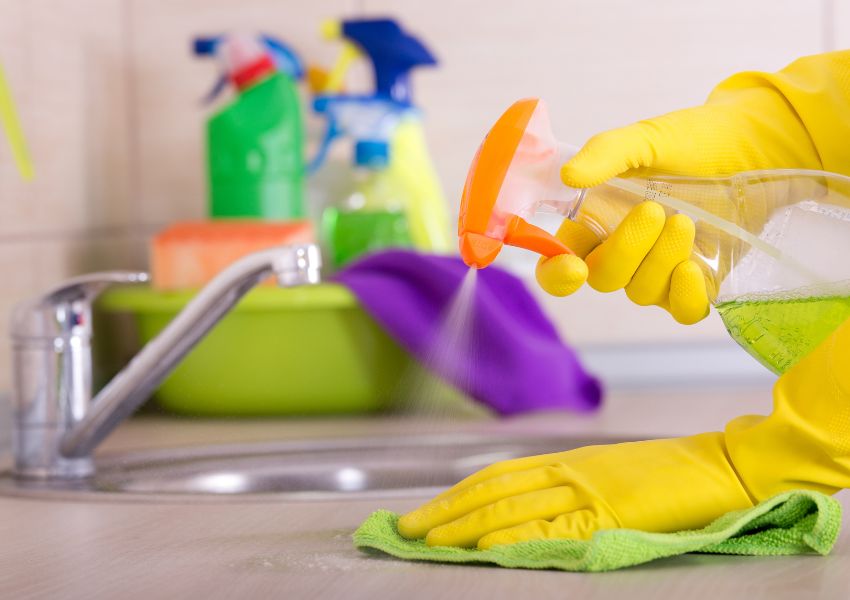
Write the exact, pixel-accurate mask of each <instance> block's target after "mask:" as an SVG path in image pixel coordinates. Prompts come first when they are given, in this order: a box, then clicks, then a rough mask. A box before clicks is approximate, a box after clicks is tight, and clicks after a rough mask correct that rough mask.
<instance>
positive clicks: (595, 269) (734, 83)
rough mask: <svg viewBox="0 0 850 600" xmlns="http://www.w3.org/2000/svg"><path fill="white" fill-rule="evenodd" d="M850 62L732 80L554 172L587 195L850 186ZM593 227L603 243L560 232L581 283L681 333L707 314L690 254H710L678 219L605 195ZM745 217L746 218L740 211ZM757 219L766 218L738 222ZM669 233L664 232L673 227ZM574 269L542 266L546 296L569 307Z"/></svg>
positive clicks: (822, 59)
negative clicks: (768, 176)
mask: <svg viewBox="0 0 850 600" xmlns="http://www.w3.org/2000/svg"><path fill="white" fill-rule="evenodd" d="M848 136H850V51H841V52H832V53H829V54H822V55H818V56H811V57H806V58H802V59H800V60H798V61H796V62H794V63H792V64H791V65H789V66H788V67H786V68H785V69H783V70H782V71H780V72H778V73H774V74H768V73H756V72H747V73H739V74H737V75H734V76H732V77H731V78H729V79H727V80H726V81H724V82H723V83H721V84H720V85H719V86H717V88H716V89H715V90H714V91H713V92H712V93H711V95H710V96H709V98H708V100H707V102H706V103H705V104H704V105H703V106H699V107H695V108H689V109H685V110H681V111H677V112H673V113H670V114H667V115H663V116H661V117H656V118H654V119H648V120H645V121H640V122H638V123H634V124H632V125H629V126H627V127H623V128H621V129H615V130H613V131H608V132H605V133H602V134H599V135H597V136H595V137H593V138H591V139H590V140H589V141H588V142H587V144H585V146H584V147H583V148H582V149H581V150H580V151H579V152H578V154H576V156H575V157H574V158H573V159H572V160H570V161H569V162H568V163H566V164H565V165H564V166H563V168H562V170H561V178H562V180H563V181H564V183H565V184H567V185H569V186H571V187H576V188H593V187H594V186H598V185H599V184H602V183H603V182H605V181H607V180H609V179H611V178H613V177H617V176H620V177H633V176H647V175H650V174H652V173H663V174H668V175H687V176H705V177H708V176H722V175H729V174H733V173H737V172H741V171H750V170H756V169H773V168H801V169H825V170H828V171H834V172H837V173H844V174H850V153H848V151H847V149H846V148H847V145H846V140H847V139H848ZM597 193H600V194H604V195H607V196H608V197H607V198H606V200H607V201H605V202H601V203H596V205H595V207H594V208H593V209H592V210H594V211H602V212H605V213H609V214H604V215H599V214H594V215H591V217H592V218H593V220H594V221H597V222H600V223H612V224H617V223H621V224H620V225H619V226H616V228H615V227H614V225H612V227H611V229H610V230H606V231H605V234H606V235H605V236H603V238H604V241H603V239H600V238H599V237H597V236H596V235H595V234H593V233H592V232H590V231H589V230H588V229H587V228H586V227H584V226H582V225H580V224H579V223H575V222H573V221H569V220H567V221H565V222H564V224H563V225H562V227H561V228H560V230H559V231H558V233H557V235H558V237H559V238H560V239H561V240H563V241H564V242H565V243H566V244H567V245H568V246H570V247H571V248H573V249H574V250H575V251H576V254H577V255H578V256H579V257H581V258H584V259H585V262H586V263H587V271H588V273H589V274H588V277H587V281H588V283H589V284H590V285H591V287H593V288H594V289H597V290H599V291H603V292H609V291H614V290H617V289H621V288H625V290H626V293H627V294H628V296H629V298H630V299H632V300H633V301H634V302H635V303H637V304H641V305H658V306H661V307H663V308H665V309H666V310H668V311H669V312H670V313H671V314H672V315H673V317H674V318H675V319H676V320H678V321H680V322H682V323H694V322H696V321H698V320H700V319H702V318H703V317H705V316H706V315H707V314H708V304H709V297H710V296H712V294H713V292H714V290H710V289H707V288H706V283H705V281H704V278H703V276H702V273H703V271H702V269H701V268H700V266H699V264H698V263H697V262H696V261H694V260H692V259H691V258H690V255H691V252H690V250H691V248H692V247H693V245H694V243H696V245H697V246H698V247H703V249H704V246H708V245H711V244H712V243H714V244H717V240H716V239H714V240H712V239H711V237H713V234H710V235H706V236H703V237H702V239H701V236H700V232H699V231H696V232H694V228H693V225H692V224H691V225H689V224H687V223H686V222H685V218H684V217H679V216H676V217H672V218H670V219H667V218H666V217H665V215H664V213H663V210H662V209H661V207H660V206H659V205H656V204H655V203H651V202H650V203H644V204H643V205H638V206H637V207H633V205H632V204H630V203H628V202H625V201H624V200H623V199H622V198H619V197H618V196H617V193H616V192H615V191H613V190H611V189H610V188H609V191H607V192H606V190H605V189H604V188H602V189H599V190H598V191H597ZM743 208H744V210H746V207H743ZM746 216H747V217H748V218H752V219H757V218H763V216H762V215H746ZM671 221H672V222H671ZM580 270H581V268H578V269H577V267H576V261H574V260H572V261H568V260H564V259H563V258H561V257H555V258H554V259H549V260H546V259H542V260H541V261H540V262H539V263H538V267H537V279H538V282H539V283H540V285H541V287H543V289H544V290H546V291H548V292H550V293H553V294H555V295H566V294H567V293H571V292H573V291H575V290H576V289H578V287H579V285H580V282H581V280H582V273H581V272H579V271H580Z"/></svg>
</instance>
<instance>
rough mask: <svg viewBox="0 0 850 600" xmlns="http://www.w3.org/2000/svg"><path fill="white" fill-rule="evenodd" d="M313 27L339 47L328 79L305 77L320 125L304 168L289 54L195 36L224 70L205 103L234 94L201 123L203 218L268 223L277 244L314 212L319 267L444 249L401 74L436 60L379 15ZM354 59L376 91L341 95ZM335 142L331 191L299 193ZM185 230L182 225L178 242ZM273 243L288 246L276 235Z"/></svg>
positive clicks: (244, 38)
mask: <svg viewBox="0 0 850 600" xmlns="http://www.w3.org/2000/svg"><path fill="white" fill-rule="evenodd" d="M323 30H324V33H325V36H326V37H328V38H340V39H342V40H343V41H344V48H343V51H342V53H341V57H340V59H339V61H338V62H337V65H336V66H335V67H334V68H333V69H332V70H331V71H330V72H329V73H325V72H323V71H321V70H320V69H316V68H313V69H311V70H310V71H309V77H308V79H309V80H310V84H311V87H312V88H313V92H314V93H315V94H316V96H315V99H314V104H313V107H314V110H315V112H316V113H317V114H318V115H319V116H321V117H322V118H324V119H326V121H327V130H326V134H325V136H324V139H323V140H322V141H321V143H320V144H319V148H318V150H317V151H316V156H315V158H314V159H313V160H312V161H311V166H310V167H309V168H308V167H307V166H306V164H305V160H304V145H305V126H304V115H303V114H302V110H301V105H300V98H299V90H298V87H297V82H298V80H299V79H302V78H303V77H304V75H305V69H304V68H303V66H302V63H301V61H300V60H299V58H298V56H297V55H296V54H295V53H294V52H293V51H292V50H291V49H289V48H288V47H287V46H286V45H285V44H284V43H282V42H281V41H280V40H277V39H276V38H273V37H271V36H268V35H239V34H232V35H220V36H215V37H201V38H197V39H196V40H195V43H194V52H195V54H196V55H198V56H213V57H215V58H217V59H218V63H219V65H220V69H221V72H222V74H221V75H220V77H219V78H218V80H217V82H216V84H215V85H214V87H213V89H212V90H211V92H210V93H209V94H208V95H207V101H208V102H211V101H213V100H214V99H215V98H216V97H217V96H218V95H219V94H220V93H221V92H222V91H223V90H224V89H225V88H226V87H227V85H228V83H229V84H231V85H233V87H234V88H235V90H236V92H237V95H236V97H235V98H234V99H233V100H231V101H230V102H229V103H227V104H226V105H225V106H223V107H222V108H220V109H219V110H217V111H216V112H215V113H214V114H213V115H212V116H211V117H210V118H209V121H208V124H207V162H208V176H209V214H210V216H211V217H212V218H214V219H243V220H244V219H255V220H262V221H265V222H271V223H267V230H266V231H265V233H267V234H268V235H269V236H271V237H270V238H268V239H272V238H274V239H277V237H276V235H277V232H278V226H279V222H280V221H286V222H289V224H290V225H292V222H293V221H297V222H298V223H299V225H301V226H304V227H308V228H310V229H311V230H312V225H311V224H310V223H309V221H308V219H307V218H308V217H309V216H313V217H316V220H319V221H320V222H321V223H322V227H321V234H322V242H323V243H324V245H325V247H326V250H327V255H328V258H329V259H330V260H328V261H327V262H329V263H331V264H332V265H333V266H337V267H338V266H341V265H342V264H344V263H346V262H348V261H350V260H351V259H353V258H355V257H357V256H360V255H362V254H364V253H366V252H368V251H371V250H376V249H380V248H386V247H393V246H402V247H416V248H420V249H423V250H429V251H441V250H443V251H444V250H447V249H448V248H449V246H450V241H449V239H450V238H449V227H448V219H447V211H446V206H445V201H444V198H443V196H442V192H441V190H440V186H439V184H438V181H437V178H436V175H435V173H434V169H433V167H432V165H431V162H430V159H429V156H428V152H427V148H426V145H425V138H424V135H423V133H422V121H421V117H420V112H419V110H418V109H417V108H416V107H415V106H414V105H413V103H412V99H411V92H410V84H409V71H410V69H411V68H413V67H415V66H418V65H432V64H436V60H435V59H434V57H433V56H432V55H431V54H430V53H429V52H428V50H427V49H426V48H425V47H424V46H423V45H422V44H421V43H420V42H419V41H418V40H417V39H416V38H414V37H412V36H410V35H409V34H407V33H405V32H404V31H402V29H401V27H399V25H398V24H397V23H396V22H394V21H392V20H389V19H368V20H347V21H340V22H329V23H327V24H326V25H325V26H324V28H323ZM363 55H365V56H367V57H368V58H369V59H371V61H372V64H373V67H374V79H375V91H374V92H373V93H371V94H368V95H352V94H347V93H344V92H343V91H342V88H343V84H344V81H345V73H346V71H347V69H348V67H349V66H350V64H351V62H352V60H353V59H355V58H357V57H360V56H363ZM339 137H347V138H350V139H351V140H352V141H353V142H354V146H353V148H352V154H353V164H354V168H353V170H352V172H351V173H335V174H334V176H335V177H336V180H337V181H336V182H335V183H334V184H333V185H330V184H329V185H326V186H324V189H323V188H322V185H318V186H317V185H312V186H310V187H308V191H309V192H313V193H307V194H305V180H306V178H307V176H308V174H310V173H313V174H314V177H313V179H314V180H316V181H321V180H322V177H325V179H326V180H327V175H326V174H322V173H318V171H320V170H321V169H319V167H321V166H322V165H323V164H325V159H326V157H327V154H328V149H329V146H330V145H331V142H332V141H333V140H334V139H336V138H339ZM340 182H342V185H340ZM346 188H347V189H346ZM305 195H306V196H307V197H306V198H305ZM317 205H319V206H317ZM322 213H323V214H322ZM274 221H278V223H275V222H274ZM198 227H200V228H201V229H203V225H199V226H198ZM258 227H262V226H261V225H260V224H254V225H253V226H252V228H251V231H252V232H254V234H256V233H257V231H258ZM195 229H197V228H193V227H191V226H189V227H183V230H182V232H183V235H184V236H185V234H186V232H187V231H193V230H195ZM285 229H286V231H290V230H291V229H287V228H285ZM204 233H205V235H200V236H195V237H194V238H193V240H194V242H193V243H195V250H197V242H198V241H199V240H201V241H202V240H203V239H210V238H209V236H208V235H206V233H211V232H204ZM230 233H232V231H230ZM311 235H314V234H311ZM171 237H172V238H173V237H174V236H171ZM213 237H215V236H213ZM281 241H286V238H285V236H284V239H283V240H281ZM209 251H210V252H213V251H214V252H215V253H216V254H220V253H221V252H222V247H221V245H220V244H217V243H216V244H215V247H214V248H213V247H212V246H211V247H210V249H209ZM218 258H228V259H235V258H238V257H237V256H235V255H234V256H227V257H221V256H219V257H218ZM202 262H203V261H202ZM217 262H218V261H217ZM178 283H180V282H179V281H177V280H175V285H176V284H178ZM182 283H183V284H186V285H188V282H182ZM193 283H195V284H196V283H197V282H193Z"/></svg>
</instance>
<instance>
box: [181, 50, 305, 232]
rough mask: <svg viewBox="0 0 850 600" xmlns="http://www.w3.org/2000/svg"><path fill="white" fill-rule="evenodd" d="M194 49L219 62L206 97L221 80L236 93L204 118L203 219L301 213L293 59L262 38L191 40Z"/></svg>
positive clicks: (300, 148) (213, 93)
mask: <svg viewBox="0 0 850 600" xmlns="http://www.w3.org/2000/svg"><path fill="white" fill-rule="evenodd" d="M194 52H195V54H196V55H198V56H214V57H216V58H217V59H218V61H219V64H220V66H221V70H222V76H220V77H219V78H218V80H217V82H216V84H215V85H214V87H213V89H212V91H211V92H210V93H209V94H208V95H207V100H208V101H211V100H213V99H214V98H215V97H216V96H217V95H218V94H219V93H220V92H221V91H222V90H223V89H224V87H226V85H227V83H230V84H232V85H233V86H234V87H235V88H236V91H237V96H236V98H235V100H233V101H232V102H230V103H229V104H227V105H226V106H224V107H223V108H222V109H220V110H219V111H218V112H217V113H215V114H214V115H213V116H211V117H210V118H209V121H208V122H207V165H208V177H209V190H210V191H209V194H210V196H209V211H210V216H211V217H214V218H216V217H219V218H222V217H223V218H233V217H254V218H264V219H297V218H301V217H303V215H304V205H303V179H304V159H303V139H304V133H303V122H302V114H301V108H300V103H299V98H298V92H297V89H296V80H297V79H298V78H299V77H301V76H302V75H303V69H302V67H301V63H300V62H299V60H298V58H297V57H296V56H295V54H294V53H293V52H292V51H291V50H289V49H288V48H287V47H286V46H285V45H284V44H282V43H281V42H279V41H278V40H275V39H274V38H272V37H270V36H252V35H224V36H216V37H212V38H197V39H196V40H195V43H194Z"/></svg>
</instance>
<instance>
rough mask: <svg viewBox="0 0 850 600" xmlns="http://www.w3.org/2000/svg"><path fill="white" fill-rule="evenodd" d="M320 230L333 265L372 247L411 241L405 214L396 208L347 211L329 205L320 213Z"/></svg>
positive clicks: (342, 263) (369, 250)
mask: <svg viewBox="0 0 850 600" xmlns="http://www.w3.org/2000/svg"><path fill="white" fill-rule="evenodd" d="M322 230H323V235H324V239H325V242H326V244H327V246H328V250H329V251H330V258H331V261H332V262H333V264H334V265H335V266H342V265H344V264H346V263H347V262H349V261H351V260H353V259H355V258H357V257H358V256H360V255H362V254H366V253H367V252H371V251H373V250H380V249H382V248H394V247H402V248H407V247H410V246H412V245H413V242H412V240H411V237H410V229H409V227H408V222H407V217H406V215H405V214H404V213H402V212H397V211H390V210H375V211H368V210H358V211H346V210H340V209H338V208H334V207H330V208H327V209H325V212H324V215H323V216H322Z"/></svg>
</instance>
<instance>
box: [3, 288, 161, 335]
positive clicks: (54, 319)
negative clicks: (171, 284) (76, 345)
mask: <svg viewBox="0 0 850 600" xmlns="http://www.w3.org/2000/svg"><path fill="white" fill-rule="evenodd" d="M149 280H150V276H149V275H148V274H147V273H146V272H144V271H102V272H99V273H88V274H86V275H80V276H78V277H74V278H72V279H69V280H67V281H65V282H63V283H61V284H59V285H58V286H56V287H54V288H52V289H50V290H48V291H47V292H45V293H44V294H42V295H40V296H38V297H37V298H35V299H32V300H29V301H25V302H23V303H21V304H19V305H17V306H16V307H15V310H14V312H13V313H12V337H13V338H33V337H38V338H44V337H56V336H61V335H62V334H63V333H65V332H69V331H71V330H73V329H74V328H77V327H78V326H80V325H84V326H86V327H88V325H89V324H88V323H87V322H85V323H84V322H81V318H85V321H88V313H89V312H90V310H91V305H92V302H94V300H95V298H97V296H98V295H99V294H100V293H101V292H103V290H105V289H106V288H107V287H109V286H110V285H115V284H129V283H146V282H148V281H149Z"/></svg>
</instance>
